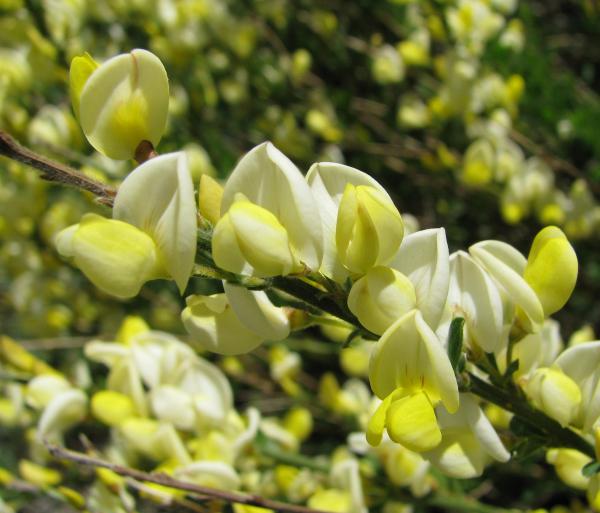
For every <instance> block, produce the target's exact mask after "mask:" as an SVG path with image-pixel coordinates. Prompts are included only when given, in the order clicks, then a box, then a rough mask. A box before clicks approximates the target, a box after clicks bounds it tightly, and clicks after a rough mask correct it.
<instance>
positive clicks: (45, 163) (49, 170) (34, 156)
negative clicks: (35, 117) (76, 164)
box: [0, 130, 117, 207]
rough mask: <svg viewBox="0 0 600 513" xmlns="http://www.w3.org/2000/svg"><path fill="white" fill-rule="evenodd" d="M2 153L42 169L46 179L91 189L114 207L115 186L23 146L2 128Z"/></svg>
mask: <svg viewBox="0 0 600 513" xmlns="http://www.w3.org/2000/svg"><path fill="white" fill-rule="evenodd" d="M0 155H4V156H5V157H8V158H9V159H12V160H16V161H18V162H21V163H22V164H25V165H27V166H30V167H33V168H35V169H37V170H38V171H41V175H40V176H41V178H42V179H44V180H47V181H49V182H55V183H60V184H63V185H67V186H69V187H76V188H78V189H83V190H85V191H89V192H91V193H92V194H93V195H94V196H96V197H97V199H98V202H99V203H102V204H104V205H108V206H109V207H112V204H113V200H114V197H115V194H116V193H117V191H116V190H115V189H114V188H113V187H111V186H110V185H106V184H103V183H100V182H97V181H96V180H94V179H92V178H89V177H88V176H86V175H84V174H83V173H81V172H80V171H77V170H76V169H73V168H72V167H69V166H67V165H65V164H62V163H60V162H55V161H53V160H50V159H49V158H46V157H44V156H43V155H39V154H38V153H35V152H33V151H31V150H30V149H28V148H25V147H24V146H21V145H20V144H19V143H18V142H17V141H16V140H15V139H14V138H13V137H12V136H10V135H9V134H7V133H6V132H4V131H2V130H0Z"/></svg>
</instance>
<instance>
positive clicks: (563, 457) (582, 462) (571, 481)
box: [546, 448, 592, 490]
mask: <svg viewBox="0 0 600 513" xmlns="http://www.w3.org/2000/svg"><path fill="white" fill-rule="evenodd" d="M546 461H547V462H548V463H550V464H552V465H554V470H556V474H557V475H558V477H559V478H560V480H561V481H562V482H563V483H565V484H567V485H569V486H570V487H572V488H576V489H577V490H585V489H586V488H587V487H588V485H589V482H590V478H589V477H585V476H584V475H583V474H582V472H581V471H582V469H583V467H585V466H586V465H587V464H588V463H590V462H591V461H592V458H590V457H589V456H587V455H586V454H583V453H581V452H579V451H576V450H575V449H563V448H560V449H550V450H549V451H548V452H547V453H546Z"/></svg>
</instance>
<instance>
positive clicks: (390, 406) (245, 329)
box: [56, 50, 596, 477]
mask: <svg viewBox="0 0 600 513" xmlns="http://www.w3.org/2000/svg"><path fill="white" fill-rule="evenodd" d="M136 52H137V53H139V52H141V51H138V50H136V51H134V52H133V53H132V54H131V56H129V57H127V58H128V59H130V60H131V59H132V60H133V61H134V62H137V60H139V61H140V62H141V61H142V60H141V59H137V60H136V58H135V57H134V55H136ZM86 62H87V61H86ZM115 62H117V63H120V62H123V56H119V57H115V58H114V60H111V61H108V62H106V63H105V64H103V65H102V66H100V67H98V68H96V69H94V70H93V72H92V74H91V77H90V78H89V79H88V80H90V81H91V80H94V79H96V80H100V81H103V80H105V79H104V74H108V75H109V76H112V74H113V73H114V69H115V64H114V63H115ZM149 62H150V61H149ZM74 65H77V63H74ZM136 65H139V66H142V65H141V64H136ZM152 66H153V67H150V68H149V70H148V71H147V75H145V76H146V80H149V81H155V80H161V77H163V70H162V68H160V67H159V66H154V64H153V65H152ZM119 69H120V68H119ZM123 73H125V75H123V76H120V79H119V80H121V81H123V82H124V83H128V84H129V83H130V81H131V80H130V78H128V76H127V75H126V73H129V74H130V75H133V76H135V77H136V80H140V82H139V83H138V84H137V87H138V88H137V89H135V91H133V93H132V91H131V90H130V89H123V90H122V89H121V88H120V87H119V86H117V87H116V88H115V89H114V92H113V93H112V94H111V95H109V96H108V98H109V99H106V98H105V97H100V96H98V95H95V96H94V97H93V98H92V97H90V99H89V100H88V101H90V102H95V103H97V104H98V105H96V107H95V108H94V109H92V110H93V111H94V112H96V113H97V116H98V117H99V118H101V119H102V120H103V122H104V123H112V125H114V127H115V128H114V130H113V131H110V132H106V133H104V132H102V133H100V134H99V135H98V134H97V133H96V132H94V133H93V134H90V133H89V131H88V130H87V129H86V126H84V127H83V128H84V133H85V134H86V136H88V137H92V138H96V137H97V136H98V137H97V138H96V139H95V144H96V145H97V147H98V148H108V147H110V143H109V141H110V139H111V138H112V137H113V132H114V131H115V130H116V132H119V130H121V127H120V125H119V123H128V122H129V121H128V120H129V118H128V117H124V118H123V117H122V116H121V113H122V112H123V111H127V110H128V109H130V108H133V107H131V106H130V104H134V105H137V104H138V103H140V102H142V103H144V102H146V103H148V104H151V102H150V100H149V99H148V98H146V96H145V92H144V83H143V81H142V78H141V77H142V76H144V74H143V73H141V72H140V71H139V70H137V69H136V68H135V66H134V67H129V68H126V69H125V68H124V71H123ZM153 73H154V74H155V75H156V76H153ZM73 74H75V73H73ZM138 75H139V76H138ZM87 87H88V85H87V83H86V85H85V86H84V89H83V92H84V93H85V91H86V88H87ZM74 89H76V88H75V87H74ZM165 95H166V93H165ZM82 98H83V95H82ZM163 101H164V102H166V101H167V98H166V97H164V98H162V99H159V105H163ZM82 108H83V104H82V105H81V106H80V109H82ZM111 119H112V121H111ZM152 123H153V120H152V119H151V117H150V116H148V117H144V116H143V115H141V114H140V112H137V117H136V127H137V128H138V129H139V133H138V135H137V137H136V138H135V139H131V140H129V141H125V140H122V139H120V140H119V143H120V144H121V143H122V144H123V148H122V150H123V152H124V153H125V152H126V153H128V154H129V155H135V154H136V153H137V152H138V148H139V146H140V145H142V144H146V143H147V142H148V140H147V139H145V138H144V137H145V135H143V134H146V133H149V128H147V127H149V126H151V125H152ZM94 124H95V120H94V119H92V120H91V125H94ZM157 137H160V133H159V134H158V135H157ZM105 139H106V140H105ZM150 142H151V141H150ZM108 153H109V154H110V151H108ZM199 200H200V203H199V205H198V207H197V206H196V201H195V194H194V190H193V183H192V180H191V176H190V173H189V170H188V168H187V164H186V159H185V156H184V155H183V154H181V153H171V154H166V155H162V156H157V157H153V158H150V159H149V160H147V161H146V162H144V163H142V164H141V165H140V166H138V167H137V168H136V169H135V170H134V171H133V172H132V173H131V174H130V175H129V176H128V177H127V178H126V179H125V180H124V181H123V183H122V184H121V186H120V187H119V190H118V193H117V195H116V197H115V200H114V207H113V218H112V219H106V218H103V217H100V216H97V215H94V214H87V215H85V216H84V217H83V218H82V220H81V222H80V223H78V224H76V225H73V226H71V227H69V228H67V229H65V230H63V231H62V232H61V233H60V234H59V235H58V236H57V238H56V243H57V247H58V250H59V251H60V253H61V254H62V255H63V256H65V257H68V258H71V259H72V261H73V262H74V264H75V265H76V266H77V267H79V268H80V269H81V270H82V271H83V272H84V274H86V276H88V277H89V278H90V280H91V281H92V282H93V283H94V284H95V285H96V286H98V287H99V288H101V289H102V290H104V291H106V292H108V293H111V294H113V295H116V296H119V297H132V296H134V295H136V294H137V293H138V292H139V290H140V288H141V286H142V285H143V284H144V283H145V282H146V281H148V280H152V279H156V278H166V279H171V280H173V281H175V282H176V283H177V285H178V287H179V289H180V291H181V292H182V293H183V291H184V290H185V289H186V285H187V284H188V281H189V279H190V277H191V276H192V275H193V272H192V271H193V265H194V261H195V259H196V258H197V259H198V262H199V263H200V264H202V263H203V262H204V263H205V264H206V263H208V264H209V265H211V266H212V269H213V271H214V272H215V273H216V274H215V276H222V277H223V280H222V284H221V286H222V292H217V293H215V294H211V295H202V294H195V295H192V296H189V297H188V298H187V307H186V308H185V309H184V310H183V312H182V320H183V323H184V326H185V327H186V329H187V330H188V332H189V333H190V335H191V336H192V339H193V341H194V342H195V343H197V344H199V345H200V346H202V347H203V348H205V349H208V350H210V351H213V352H217V353H221V354H225V355H234V354H241V353H245V352H248V351H251V350H252V349H254V348H256V347H257V346H258V345H259V344H260V343H261V342H263V341H265V340H271V341H277V340H284V339H286V338H287V337H288V336H289V335H290V332H291V331H292V330H294V329H299V328H302V327H305V326H306V323H307V322H309V323H310V322H312V323H317V324H318V323H319V317H318V316H315V315H314V314H313V316H312V319H309V320H306V319H305V320H304V321H302V320H300V321H299V320H298V319H299V315H298V313H297V312H298V310H299V309H300V308H299V307H298V306H296V307H291V306H285V305H284V306H282V305H281V302H278V301H275V298H274V297H273V295H272V294H271V295H269V293H268V292H269V291H270V288H273V289H280V290H281V289H283V290H284V291H286V290H285V287H282V286H281V285H278V282H276V281H273V280H277V279H285V278H287V279H292V280H297V281H298V282H302V283H305V284H311V285H310V286H311V287H315V288H313V290H314V291H315V292H318V290H319V289H318V288H316V287H319V286H321V287H324V290H323V292H327V290H328V288H327V287H329V289H331V287H337V289H338V290H340V291H346V293H347V300H345V303H344V304H342V305H341V310H340V311H341V312H347V316H345V318H344V319H343V320H348V319H355V322H356V324H357V326H358V327H359V328H360V329H363V330H364V332H365V334H366V335H369V336H371V337H379V338H378V341H377V343H376V344H375V346H374V347H373V348H372V352H371V355H370V363H369V372H368V377H369V381H370V384H371V388H372V390H373V393H374V394H375V395H376V396H377V397H378V398H379V399H380V400H381V403H380V404H379V405H378V406H377V408H376V409H375V411H374V412H373V414H372V416H371V418H370V420H369V421H368V422H367V424H366V426H365V430H366V440H367V441H368V442H369V444H371V445H374V446H376V445H379V444H380V443H381V441H382V438H383V435H384V434H386V437H389V439H391V440H392V441H393V442H396V443H399V444H401V445H402V446H403V447H404V448H406V449H408V450H411V451H414V452H417V453H421V454H422V455H423V457H425V458H426V459H427V460H429V461H430V462H432V463H433V464H435V465H436V466H437V467H438V468H441V469H442V470H444V471H446V472H447V473H449V474H450V475H453V476H457V477H473V476H476V475H479V474H481V472H482V471H483V468H484V464H485V463H486V462H487V461H488V460H489V458H490V457H492V458H495V459H497V460H500V461H505V460H507V459H508V457H509V453H508V452H507V451H506V449H505V448H504V447H503V445H502V443H501V441H500V439H499V438H498V436H497V434H496V432H495V431H494V429H493V427H492V425H491V424H490V422H489V421H488V420H487V419H486V417H485V415H484V413H483V411H482V410H481V408H480V406H479V405H478V403H477V401H476V400H475V399H474V397H473V396H472V395H470V394H468V393H462V394H461V393H459V383H458V380H457V375H460V373H461V371H460V369H459V368H458V367H457V364H456V362H452V361H451V359H450V357H449V348H447V347H446V346H447V341H448V339H449V331H450V330H451V324H452V323H453V321H454V319H456V318H457V317H460V318H462V319H464V327H463V328H462V333H461V340H463V344H464V349H465V351H466V365H467V370H475V369H477V368H478V366H479V365H480V364H481V361H482V360H484V359H485V358H486V356H485V355H492V356H491V357H492V358H494V359H496V358H498V359H500V360H501V359H502V357H501V355H505V356H504V361H505V362H506V365H510V364H512V363H513V359H512V357H513V346H516V347H519V345H518V342H519V341H520V340H521V339H522V338H523V337H526V336H529V335H535V334H537V333H540V332H541V330H542V329H543V327H544V323H545V322H547V321H546V319H548V318H549V316H550V315H552V314H553V313H555V312H556V311H558V310H559V309H561V308H562V307H563V305H564V304H565V302H566V301H567V299H568V298H569V296H570V295H571V293H572V291H573V288H574V286H575V281H576V278H577V272H578V263H577V257H576V255H575V252H574V250H573V248H572V247H571V245H570V244H569V242H568V240H567V238H566V236H565V235H564V233H563V232H562V231H561V230H560V229H559V228H557V227H554V226H550V227H547V228H545V229H543V230H541V231H540V233H539V234H538V235H537V236H536V238H535V240H534V241H533V244H532V246H531V250H530V252H529V255H528V256H527V257H525V256H524V255H523V254H521V253H520V252H519V251H518V250H517V249H515V248H514V247H512V246H510V245H509V244H507V243H504V242H501V241H496V240H486V241H481V242H478V243H476V244H473V245H472V246H471V247H470V248H469V251H468V253H467V252H465V251H457V252H455V253H453V254H449V250H448V244H447V242H446V237H445V232H444V229H443V228H437V229H426V230H420V231H416V232H414V233H411V234H409V235H407V236H404V225H403V221H402V216H401V214H400V212H399V211H398V210H397V208H396V207H395V205H394V203H393V201H392V199H391V198H390V196H389V195H388V193H387V192H386V191H385V189H384V188H383V187H382V186H381V185H380V184H379V183H378V182H377V181H376V180H374V179H373V178H372V177H370V176H369V175H367V174H365V173H363V172H361V171H359V170H357V169H354V168H351V167H349V166H345V165H342V164H335V163H316V164H314V165H313V166H312V167H311V168H310V169H309V171H308V173H307V174H306V176H305V177H304V176H303V175H302V174H301V173H300V171H299V170H298V168H296V166H295V165H294V164H293V163H292V162H291V161H290V160H289V159H288V158H287V157H286V156H285V155H284V154H283V153H282V152H281V151H279V150H278V149H277V148H276V147H275V146H273V145H272V144H271V143H263V144H261V145H259V146H257V147H255V148H254V149H252V150H251V151H250V152H248V153H247V154H246V155H245V156H244V157H243V158H242V159H241V160H240V161H239V162H238V164H237V165H236V167H235V169H234V170H233V172H232V173H231V175H230V176H229V178H228V179H227V182H226V183H225V185H224V187H223V188H221V186H220V185H219V184H218V183H217V182H215V181H214V180H212V179H210V178H207V177H204V179H203V180H201V182H200V193H199ZM197 218H198V219H200V224H201V225H202V226H203V227H204V229H205V230H206V229H208V230H209V231H210V246H209V247H206V246H203V245H202V244H200V248H201V249H200V250H198V254H197V223H198V221H197ZM201 242H202V241H201ZM200 274H202V272H200ZM252 280H255V281H254V282H253V281H252ZM269 280H271V281H269ZM255 289H256V290H255ZM286 292H288V293H291V294H292V295H293V294H294V292H293V290H292V291H291V292H290V291H286ZM302 299H304V298H302ZM274 301H275V302H274ZM284 302H285V301H284ZM300 310H301V309H300ZM568 355H569V352H565V353H564V354H563V355H562V356H561V358H567V359H568ZM560 362H561V360H560V358H559V360H557V362H556V364H555V367H550V368H548V369H545V368H537V369H536V370H535V372H533V374H532V375H531V376H529V375H527V374H523V376H522V379H523V383H524V385H523V387H524V389H525V391H526V393H527V395H528V396H529V397H530V398H531V400H532V402H533V404H534V405H535V406H536V407H538V408H540V409H542V410H544V411H546V410H547V409H548V408H550V411H547V413H548V415H549V416H550V417H553V418H555V417H557V415H558V418H557V420H559V422H561V423H562V424H564V425H566V424H569V423H571V422H572V421H574V420H575V419H576V418H580V419H581V418H582V415H583V414H582V413H581V412H579V413H578V411H579V410H578V409H577V408H580V407H581V398H580V395H581V394H580V392H579V388H578V386H580V387H581V386H583V385H582V384H581V383H580V384H579V385H578V384H577V383H576V382H575V381H574V380H573V379H572V378H570V377H569V376H568V374H566V373H565V372H561V371H559V370H558V368H560V365H561V364H560ZM463 367H464V365H463ZM557 388H558V389H560V390H562V392H563V393H564V399H563V402H553V403H552V404H550V405H548V401H547V400H545V399H544V398H545V394H549V393H550V394H554V390H555V389H557ZM548 390H550V392H549V391H548ZM173 393H175V392H173ZM571 403H572V406H571ZM567 404H568V405H569V407H568V408H567V407H566V406H565V405H567ZM552 408H554V410H552ZM584 410H585V411H587V409H584ZM592 411H594V409H593V408H592ZM595 420H596V418H595V417H594V418H591V419H589V420H588V421H587V422H585V423H584V424H583V425H585V427H586V428H587V429H590V428H591V426H592V425H593V424H594V422H595ZM581 422H583V421H581Z"/></svg>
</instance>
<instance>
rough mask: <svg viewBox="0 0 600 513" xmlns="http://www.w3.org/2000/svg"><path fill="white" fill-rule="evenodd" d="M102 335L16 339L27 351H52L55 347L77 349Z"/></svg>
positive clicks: (100, 337)
mask: <svg viewBox="0 0 600 513" xmlns="http://www.w3.org/2000/svg"><path fill="white" fill-rule="evenodd" d="M102 338H103V335H97V336H94V337H83V336H82V337H56V338H32V339H27V340H17V342H18V343H19V344H20V345H21V346H22V347H23V348H24V349H27V351H54V350H56V349H78V348H81V347H83V346H84V345H85V344H87V343H88V342H90V341H91V340H96V339H102Z"/></svg>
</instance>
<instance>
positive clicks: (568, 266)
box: [523, 226, 578, 317]
mask: <svg viewBox="0 0 600 513" xmlns="http://www.w3.org/2000/svg"><path fill="white" fill-rule="evenodd" d="M577 270H578V263H577V255H576V254H575V250H574V249H573V247H572V246H571V244H569V241H568V240H567V237H566V236H565V234H564V233H563V232H562V230H561V229H560V228H557V227H556V226H547V227H546V228H544V229H543V230H541V231H540V232H539V233H538V234H537V235H536V237H535V239H534V240H533V244H532V246H531V251H530V252H529V257H528V259H527V266H526V267H525V272H524V273H523V277H524V278H525V281H526V282H527V283H528V284H529V285H530V286H531V288H532V289H533V290H534V291H535V293H536V294H537V296H538V298H539V299H540V302H541V303H542V306H543V308H544V315H545V316H546V317H548V316H549V315H551V314H553V313H554V312H556V311H558V310H560V309H561V308H562V307H563V306H564V304H565V303H566V302H567V300H568V299H569V297H570V296H571V293H572V292H573V289H574V288H575V282H576V281H577Z"/></svg>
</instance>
